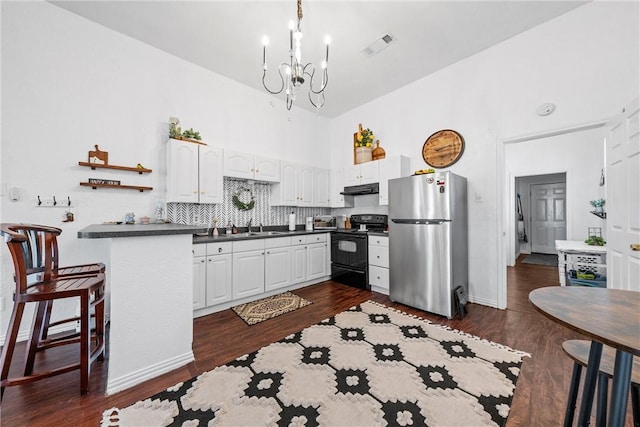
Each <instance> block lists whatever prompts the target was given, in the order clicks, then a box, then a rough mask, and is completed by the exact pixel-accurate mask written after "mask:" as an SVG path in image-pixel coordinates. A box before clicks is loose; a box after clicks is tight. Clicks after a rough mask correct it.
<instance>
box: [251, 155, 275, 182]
mask: <svg viewBox="0 0 640 427" xmlns="http://www.w3.org/2000/svg"><path fill="white" fill-rule="evenodd" d="M255 178H256V179H258V180H260V181H267V182H280V160H276V159H270V158H267V157H259V156H256V157H255Z"/></svg>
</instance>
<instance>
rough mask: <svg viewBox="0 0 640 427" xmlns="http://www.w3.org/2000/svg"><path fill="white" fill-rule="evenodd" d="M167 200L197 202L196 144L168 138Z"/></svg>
mask: <svg viewBox="0 0 640 427" xmlns="http://www.w3.org/2000/svg"><path fill="white" fill-rule="evenodd" d="M167 202H183V203H198V145H197V144H191V143H188V142H183V141H178V140H176V139H170V140H169V143H168V147H167Z"/></svg>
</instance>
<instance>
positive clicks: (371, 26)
mask: <svg viewBox="0 0 640 427" xmlns="http://www.w3.org/2000/svg"><path fill="white" fill-rule="evenodd" d="M51 3H53V4H55V5H57V6H60V7H62V8H64V9H67V10H69V11H71V12H73V13H76V14H78V15H81V16H83V17H85V18H87V19H89V20H91V21H95V22H97V23H99V24H102V25H104V26H106V27H108V28H111V29H113V30H115V31H118V32H120V33H122V34H126V35H128V36H130V37H133V38H135V39H138V40H140V41H142V42H144V43H147V44H149V45H151V46H154V47H156V48H158V49H161V50H163V51H166V52H168V53H170V54H173V55H175V56H178V57H180V58H183V59H185V60H187V61H190V62H193V63H194V64H198V65H200V66H202V67H204V68H207V69H209V70H211V71H213V72H215V73H218V74H221V75H223V76H226V77H229V78H231V79H233V80H236V81H238V82H240V83H242V84H245V85H248V86H250V87H253V88H256V89H259V90H264V89H263V87H262V81H261V80H262V64H261V63H262V38H263V36H265V35H266V36H268V37H269V39H270V43H269V48H268V50H267V61H268V63H269V67H270V71H271V72H272V73H274V72H275V71H272V70H275V69H276V67H277V64H278V63H281V62H285V61H286V60H287V59H288V43H289V41H288V36H289V34H288V32H289V31H288V23H289V21H290V20H293V19H295V16H296V0H286V1H284V0H280V1H268V0H261V1H238V0H236V1H97V0H88V1H82V0H73V1H51ZM584 3H585V2H583V1H576V0H568V1H522V0H509V1H451V0H449V1H402V0H396V1H362V0H361V1H339V0H332V1H327V0H305V1H303V3H302V11H303V15H304V16H303V19H302V31H303V34H304V38H303V40H302V55H303V60H304V61H305V62H306V61H312V62H314V63H316V64H317V65H319V64H320V61H321V60H322V59H323V58H324V36H325V35H330V36H331V46H330V53H329V68H328V71H329V84H328V86H327V90H326V97H327V99H326V104H325V106H324V107H323V108H322V109H321V110H320V112H319V114H320V115H322V116H327V117H335V116H337V115H339V114H342V113H343V112H345V111H348V110H350V109H352V108H354V107H356V106H358V105H361V104H363V103H366V102H368V101H371V100H373V99H375V98H377V97H380V96H382V95H384V94H386V93H389V92H392V91H393V90H395V89H398V88H399V87H401V86H404V85H406V84H408V83H411V82H413V81H415V80H417V79H420V78H421V77H424V76H426V75H428V74H431V73H433V72H436V71H438V70H440V69H442V68H444V67H446V66H448V65H450V64H453V63H455V62H457V61H460V60H461V59H464V58H466V57H468V56H471V55H473V54H475V53H477V52H480V51H482V50H484V49H487V48H488V47H490V46H492V45H495V44H496V43H499V42H501V41H503V40H506V39H508V38H510V37H512V36H514V35H516V34H518V33H521V32H523V31H526V30H528V29H530V28H532V27H535V26H537V25H539V24H541V23H543V22H545V21H548V20H550V19H552V18H554V17H556V16H558V15H561V14H563V13H565V12H567V11H569V10H571V9H574V8H576V7H579V6H580V5H582V4H584ZM387 33H389V34H392V35H393V36H394V37H395V38H396V39H397V41H396V42H395V43H394V44H391V45H389V46H388V47H387V48H386V49H385V50H383V51H381V52H380V53H379V54H377V55H375V56H373V57H366V56H365V55H364V54H363V53H361V50H362V49H364V48H365V47H367V46H368V45H369V44H370V43H372V42H373V41H375V40H376V39H378V38H380V37H381V36H383V35H385V34H387ZM272 77H276V76H275V75H274V76H272ZM272 81H273V82H274V83H276V82H277V83H278V84H279V79H277V77H276V80H272ZM305 86H307V83H305ZM295 105H297V106H299V107H303V108H306V109H309V110H311V111H315V109H314V108H313V106H312V105H311V104H310V103H309V101H308V100H307V97H306V89H305V91H304V92H303V93H302V94H301V95H299V96H298V99H297V100H296V102H295ZM283 108H284V107H283Z"/></svg>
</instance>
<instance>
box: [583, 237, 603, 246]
mask: <svg viewBox="0 0 640 427" xmlns="http://www.w3.org/2000/svg"><path fill="white" fill-rule="evenodd" d="M584 242H585V243H586V244H587V245H590V246H604V245H605V244H606V243H607V242H606V241H605V240H604V239H603V238H602V237H600V236H589V238H588V239H587V240H585V241H584Z"/></svg>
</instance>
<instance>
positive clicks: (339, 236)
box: [332, 232, 367, 240]
mask: <svg viewBox="0 0 640 427" xmlns="http://www.w3.org/2000/svg"><path fill="white" fill-rule="evenodd" d="M332 234H333V235H334V236H336V240H337V239H341V240H349V239H351V238H353V239H366V238H367V235H366V234H358V233H340V232H338V233H332Z"/></svg>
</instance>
